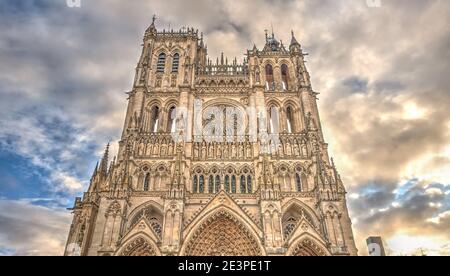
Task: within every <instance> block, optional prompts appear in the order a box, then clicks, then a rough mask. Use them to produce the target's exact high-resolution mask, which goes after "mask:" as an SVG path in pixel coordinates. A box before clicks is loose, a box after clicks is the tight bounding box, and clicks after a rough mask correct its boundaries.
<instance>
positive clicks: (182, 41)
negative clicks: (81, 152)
mask: <svg viewBox="0 0 450 276" xmlns="http://www.w3.org/2000/svg"><path fill="white" fill-rule="evenodd" d="M304 57H305V54H304V52H303V50H302V47H301V45H300V44H299V42H298V41H297V40H296V38H295V37H294V34H293V33H292V40H291V42H290V45H289V47H286V46H285V45H283V43H281V42H280V41H278V40H277V39H276V37H275V35H274V34H273V33H272V34H270V35H269V34H267V32H266V44H265V46H264V48H263V49H262V50H259V49H258V48H257V47H256V45H255V46H254V47H253V49H251V50H248V51H247V55H246V58H245V59H244V61H243V63H242V64H239V63H238V62H237V60H236V59H234V60H232V61H229V60H228V59H226V58H224V56H223V55H222V56H221V58H220V59H217V60H216V61H215V62H213V61H211V60H209V59H208V56H207V46H206V45H205V44H204V41H203V35H199V33H198V31H197V30H194V29H192V28H188V29H186V28H183V29H182V30H180V31H173V30H170V31H162V32H160V31H157V29H156V27H155V18H154V19H153V23H152V24H151V26H150V27H149V28H148V29H147V30H146V32H145V36H144V42H143V49H142V55H141V57H140V59H139V62H138V65H137V67H136V77H135V80H134V84H133V89H132V90H131V91H130V92H129V93H128V94H129V98H128V101H129V103H128V109H127V115H126V119H125V124H124V128H123V133H122V137H121V140H120V143H119V152H118V155H117V158H114V160H112V161H111V162H110V160H109V154H110V153H109V145H108V147H107V149H106V151H105V154H104V156H103V158H102V160H101V162H100V163H99V165H98V166H97V167H96V169H95V171H94V174H93V176H92V179H91V182H90V187H89V190H88V191H87V192H86V193H85V194H84V196H83V198H82V199H81V198H77V199H76V201H75V206H74V207H73V209H72V210H73V214H74V217H73V223H72V225H71V229H70V233H69V237H68V241H67V246H66V251H65V255H77V254H81V255H106V256H108V255H132V256H135V255H145V256H147V255H216V256H221V255H250V256H255V255H298V256H304V255H319V256H321V255H356V254H357V249H356V247H355V242H354V239H353V234H352V227H351V221H350V218H349V215H348V211H347V206H346V199H345V194H346V191H345V188H344V186H343V183H342V181H341V178H340V176H339V174H338V172H337V170H336V167H335V165H334V163H333V161H332V159H330V158H329V156H328V149H327V144H326V143H325V141H324V138H323V134H322V126H321V122H320V118H319V112H318V108H317V103H316V99H317V95H318V94H317V93H315V92H314V91H313V90H312V88H311V83H310V77H309V73H308V71H307V69H306V67H305V60H304Z"/></svg>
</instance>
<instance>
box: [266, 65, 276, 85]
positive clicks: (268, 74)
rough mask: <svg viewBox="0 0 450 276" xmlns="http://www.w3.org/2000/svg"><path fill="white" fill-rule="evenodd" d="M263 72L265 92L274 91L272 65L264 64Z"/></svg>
mask: <svg viewBox="0 0 450 276" xmlns="http://www.w3.org/2000/svg"><path fill="white" fill-rule="evenodd" d="M265 72H266V90H267V91H272V90H275V78H274V76H273V66H272V64H270V63H268V64H266V66H265Z"/></svg>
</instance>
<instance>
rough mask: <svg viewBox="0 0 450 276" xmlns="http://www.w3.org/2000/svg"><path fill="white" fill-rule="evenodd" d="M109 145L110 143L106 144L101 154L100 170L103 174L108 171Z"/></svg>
mask: <svg viewBox="0 0 450 276" xmlns="http://www.w3.org/2000/svg"><path fill="white" fill-rule="evenodd" d="M109 146H110V143H108V145H107V146H106V149H105V153H104V154H103V158H102V161H101V162H100V171H101V172H102V173H104V174H106V173H107V172H108V159H109Z"/></svg>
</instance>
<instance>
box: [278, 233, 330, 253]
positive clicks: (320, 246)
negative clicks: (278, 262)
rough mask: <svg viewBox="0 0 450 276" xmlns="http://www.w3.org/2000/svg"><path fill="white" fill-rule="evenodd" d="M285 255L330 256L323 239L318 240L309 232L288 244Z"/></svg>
mask: <svg viewBox="0 0 450 276" xmlns="http://www.w3.org/2000/svg"><path fill="white" fill-rule="evenodd" d="M286 255H287V256H330V255H331V254H330V252H329V250H328V249H327V247H326V245H325V244H324V242H323V241H320V240H318V239H317V238H315V237H314V236H312V235H311V234H309V233H304V234H302V235H300V236H299V237H297V238H296V239H295V240H294V241H293V242H292V243H291V246H289V248H288V251H287V253H286Z"/></svg>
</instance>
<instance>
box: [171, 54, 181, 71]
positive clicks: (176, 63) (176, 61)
mask: <svg viewBox="0 0 450 276" xmlns="http://www.w3.org/2000/svg"><path fill="white" fill-rule="evenodd" d="M179 66H180V55H179V54H178V53H176V54H175V55H174V56H173V61H172V73H178V67H179Z"/></svg>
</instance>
